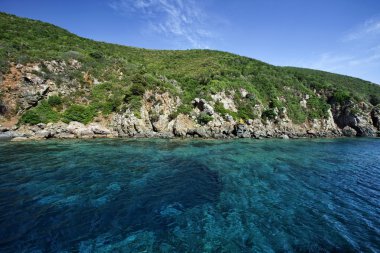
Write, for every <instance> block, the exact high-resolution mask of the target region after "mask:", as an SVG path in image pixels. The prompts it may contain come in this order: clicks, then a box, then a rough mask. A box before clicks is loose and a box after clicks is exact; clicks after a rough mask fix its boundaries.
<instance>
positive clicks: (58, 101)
mask: <svg viewBox="0 0 380 253" xmlns="http://www.w3.org/2000/svg"><path fill="white" fill-rule="evenodd" d="M47 102H48V104H49V105H50V106H52V107H58V106H60V105H62V103H63V101H62V98H61V97H60V96H50V97H49V98H48V100H47Z"/></svg>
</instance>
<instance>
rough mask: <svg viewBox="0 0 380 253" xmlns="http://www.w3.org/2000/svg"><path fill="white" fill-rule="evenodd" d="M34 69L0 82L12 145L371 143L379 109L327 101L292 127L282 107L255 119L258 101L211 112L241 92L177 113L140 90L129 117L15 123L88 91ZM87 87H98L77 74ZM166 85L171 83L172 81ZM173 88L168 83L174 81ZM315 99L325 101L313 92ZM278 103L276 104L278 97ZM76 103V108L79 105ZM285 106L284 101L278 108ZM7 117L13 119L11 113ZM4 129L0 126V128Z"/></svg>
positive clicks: (166, 99)
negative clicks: (243, 111)
mask: <svg viewBox="0 0 380 253" xmlns="http://www.w3.org/2000/svg"><path fill="white" fill-rule="evenodd" d="M41 66H42V65H41V64H40V63H37V64H27V65H21V64H18V65H13V66H12V67H11V69H10V72H9V73H8V74H7V75H5V76H4V77H3V78H2V86H1V87H0V88H1V90H2V92H3V97H2V107H3V109H4V110H2V112H1V113H0V138H1V139H12V140H13V141H23V140H42V139H52V138H55V139H89V138H212V139H232V138H256V139H261V138H282V139H292V138H334V137H343V136H348V137H353V136H358V137H378V136H380V105H377V106H373V105H371V104H369V103H367V102H360V103H358V102H353V101H347V102H345V103H344V104H342V103H336V102H334V101H330V102H329V104H330V109H329V110H328V113H327V116H326V117H323V118H316V119H313V120H306V121H305V122H304V123H301V124H295V123H294V122H293V121H292V120H291V119H290V118H289V117H288V112H287V109H286V108H285V107H281V108H274V109H273V110H272V115H271V117H270V118H265V117H262V116H261V115H263V112H264V111H265V110H266V109H267V108H266V107H265V106H264V105H263V104H262V103H260V101H258V102H257V104H256V105H255V107H254V109H253V114H254V115H257V117H256V118H254V119H246V120H242V119H236V117H233V116H232V115H230V114H228V113H221V112H220V111H218V110H217V109H216V107H217V105H219V106H220V105H222V107H223V110H226V111H228V112H231V113H236V112H237V106H236V104H235V102H236V98H238V99H249V98H250V97H251V96H252V94H249V93H248V92H247V91H246V90H245V89H243V88H240V89H238V90H233V89H231V90H224V91H222V92H216V93H214V94H212V95H211V96H209V97H208V98H207V100H206V99H204V98H195V99H194V100H193V101H192V102H191V106H192V110H191V111H190V112H189V113H187V114H183V113H178V108H179V107H180V106H181V105H182V104H183V101H181V98H180V97H179V96H175V95H172V94H171V93H169V92H162V91H160V90H146V91H145V92H144V93H143V95H142V98H141V108H140V110H139V111H138V112H137V113H136V111H133V110H131V109H130V108H128V107H126V108H124V109H122V110H120V111H118V112H112V113H111V114H109V115H107V116H104V115H102V114H98V115H97V116H96V117H95V118H94V119H93V120H92V121H91V122H90V123H88V124H83V123H80V122H76V121H71V122H66V123H64V122H61V121H60V122H55V123H46V124H44V123H39V124H36V125H29V124H21V123H20V122H19V120H20V116H21V115H22V114H23V113H24V112H25V111H27V110H29V109H31V108H34V107H36V106H38V104H39V103H41V101H44V100H46V99H48V98H49V97H50V96H56V95H58V94H60V95H62V94H64V95H65V96H70V95H71V94H75V93H78V92H83V93H84V94H86V93H89V92H90V88H89V87H86V86H85V87H81V86H80V85H79V84H78V81H76V80H75V79H74V80H69V79H68V80H64V82H63V84H61V85H57V84H56V83H54V82H53V81H52V80H50V79H49V78H46V77H41V68H42V67H41ZM43 66H46V68H48V69H50V71H51V72H54V73H60V72H64V71H68V70H70V69H71V70H78V69H80V67H81V64H80V62H78V61H75V60H72V61H69V62H67V63H65V62H56V61H51V62H47V61H46V62H44V63H43ZM84 78H86V79H88V80H90V81H91V82H90V83H91V87H93V86H96V85H99V84H100V82H99V81H98V80H96V79H94V78H92V77H91V76H88V75H86V73H84ZM173 82H174V81H173ZM174 85H175V82H174ZM316 95H317V96H319V97H326V99H327V98H328V95H326V94H322V93H316ZM297 96H298V97H299V99H300V105H301V107H304V108H305V109H307V108H308V100H309V99H310V96H309V95H307V94H302V93H300V94H298V95H297ZM278 99H279V100H281V99H282V100H283V98H281V97H279V98H278ZM81 102H83V101H81ZM283 102H286V101H283ZM11 112H13V113H11ZM4 122H5V124H4Z"/></svg>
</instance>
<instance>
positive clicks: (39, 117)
mask: <svg viewBox="0 0 380 253" xmlns="http://www.w3.org/2000/svg"><path fill="white" fill-rule="evenodd" d="M60 118H61V115H60V114H59V113H58V112H56V111H54V110H53V108H52V107H51V106H50V105H49V103H48V102H47V101H42V102H41V103H40V104H39V105H38V106H36V107H35V108H33V109H30V110H28V111H26V112H25V113H24V114H23V115H22V116H21V119H20V122H21V123H24V124H31V125H36V124H38V123H49V122H57V121H59V120H60Z"/></svg>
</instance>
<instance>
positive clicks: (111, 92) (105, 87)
mask: <svg viewBox="0 0 380 253" xmlns="http://www.w3.org/2000/svg"><path fill="white" fill-rule="evenodd" d="M123 90H124V89H123V87H122V86H120V85H116V84H111V83H102V84H98V85H96V86H94V87H93V89H92V91H91V101H92V102H91V106H92V108H94V109H95V110H97V111H101V112H102V113H103V114H104V115H109V114H110V113H112V112H116V111H118V109H119V107H120V106H121V104H122V103H123V92H122V91H123Z"/></svg>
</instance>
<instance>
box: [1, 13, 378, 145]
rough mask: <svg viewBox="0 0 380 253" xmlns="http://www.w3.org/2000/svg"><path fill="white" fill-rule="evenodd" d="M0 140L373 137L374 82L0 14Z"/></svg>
mask: <svg viewBox="0 0 380 253" xmlns="http://www.w3.org/2000/svg"><path fill="white" fill-rule="evenodd" d="M0 29H1V31H2V33H0V137H6V138H15V139H16V140H24V139H47V138H96V137H165V138H171V137H191V138H193V137H202V138H268V137H276V138H298V137H337V136H365V137H375V136H379V133H380V118H379V117H380V109H379V106H380V105H379V102H380V86H379V85H376V84H373V83H370V82H366V81H363V80H360V79H356V78H352V77H347V76H341V75H336V74H332V73H327V72H321V71H314V70H307V69H297V68H290V67H288V68H283V67H276V66H272V65H269V64H266V63H263V62H260V61H257V60H254V59H249V58H246V57H241V56H237V55H233V54H229V53H224V52H218V51H212V50H188V51H159V50H146V49H138V48H131V47H126V46H119V45H112V44H106V43H100V42H96V41H92V40H88V39H84V38H80V37H78V36H75V35H73V34H71V33H69V32H67V31H65V30H63V29H60V28H58V27H55V26H52V25H49V24H46V23H43V22H39V21H33V20H29V19H22V18H18V17H15V16H11V15H8V14H4V13H0Z"/></svg>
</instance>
